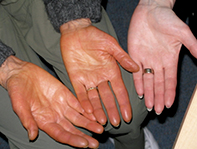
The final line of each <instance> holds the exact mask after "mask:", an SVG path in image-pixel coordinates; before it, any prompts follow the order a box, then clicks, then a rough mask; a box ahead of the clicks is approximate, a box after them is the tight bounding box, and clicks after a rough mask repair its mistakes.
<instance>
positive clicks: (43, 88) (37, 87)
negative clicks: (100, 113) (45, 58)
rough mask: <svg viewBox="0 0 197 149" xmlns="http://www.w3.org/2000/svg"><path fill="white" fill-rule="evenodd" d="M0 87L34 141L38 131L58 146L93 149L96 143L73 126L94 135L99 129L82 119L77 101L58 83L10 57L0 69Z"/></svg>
mask: <svg viewBox="0 0 197 149" xmlns="http://www.w3.org/2000/svg"><path fill="white" fill-rule="evenodd" d="M0 84H1V85H2V86H3V87H4V88H5V89H7V90H8V93H9V96H10V99H11V102H12V107H13V110H14V111H15V113H16V114H17V115H18V117H19V119H20V121H21V123H22V124H23V126H24V127H25V128H26V129H27V131H28V135H29V139H30V140H34V139H35V138H36V136H37V135H38V129H41V130H43V131H44V132H46V133H47V134H48V135H49V136H50V137H52V138H53V139H55V140H56V141H58V142H61V143H64V144H68V145H71V146H74V147H80V148H83V147H90V148H96V147H98V145H99V143H98V141H97V140H95V139H94V138H92V137H90V136H88V135H86V134H84V133H83V132H81V131H80V130H78V129H77V128H76V127H74V126H79V127H82V128H85V129H87V130H89V131H92V132H95V133H102V132H103V127H102V126H101V125H100V124H98V123H97V122H95V121H90V120H89V119H87V118H86V117H84V116H83V115H87V114H85V111H84V110H83V109H82V107H81V105H80V103H79V101H78V100H77V99H76V98H75V96H74V95H73V94H72V93H71V92H70V91H69V90H68V88H67V87H66V86H64V85H63V84H62V83H61V82H60V81H59V80H57V79H56V78H54V77H53V76H52V75H50V74H49V73H48V72H46V71H45V70H44V69H42V68H40V67H38V66H36V65H34V64H32V63H28V62H24V61H22V60H20V59H18V58H16V57H14V56H10V57H9V58H7V59H6V61H5V62H4V65H3V66H1V67H0Z"/></svg>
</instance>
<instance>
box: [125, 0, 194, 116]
mask: <svg viewBox="0 0 197 149" xmlns="http://www.w3.org/2000/svg"><path fill="white" fill-rule="evenodd" d="M145 1H146V0H141V2H140V3H139V5H138V6H137V8H136V10H135V12H134V14H133V16H132V19H131V23H130V27H129V34H128V48H129V49H128V51H129V54H130V56H131V57H132V58H133V59H134V60H135V62H136V63H137V64H138V65H139V66H140V71H139V72H137V73H134V74H133V77H134V83H135V87H136V90H137V93H138V95H139V96H142V95H143V94H144V97H145V104H146V106H147V108H148V109H152V108H153V106H154V109H155V111H156V113H157V114H160V113H161V112H162V111H163V109H164V106H166V107H167V108H170V107H171V105H172V104H173V102H174V98H175V91H176V84H177V64H178V57H179V52H180V49H181V46H182V44H184V45H185V46H186V47H187V48H188V49H189V50H190V52H191V53H192V54H193V56H195V57H197V41H196V38H195V37H194V35H193V34H192V32H191V31H190V29H189V27H188V26H187V25H186V24H185V23H184V22H182V21H181V20H180V19H179V18H178V17H177V16H176V15H175V13H174V12H173V11H172V9H171V8H170V6H168V5H167V4H166V5H163V4H159V2H155V1H156V0H151V2H152V3H151V2H150V4H146V3H145ZM153 1H154V2H153ZM167 2H168V0H166V1H163V3H167ZM145 68H151V69H153V70H154V74H151V73H149V74H148V73H146V74H143V71H144V69H145Z"/></svg>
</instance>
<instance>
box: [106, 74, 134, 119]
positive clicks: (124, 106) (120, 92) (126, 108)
mask: <svg viewBox="0 0 197 149" xmlns="http://www.w3.org/2000/svg"><path fill="white" fill-rule="evenodd" d="M121 78H122V77H121V75H117V77H116V78H113V79H112V80H110V83H111V86H112V89H113V91H114V93H115V96H116V98H117V101H118V104H119V107H120V111H121V114H122V117H123V119H124V121H126V122H130V121H131V118H132V112H131V104H130V101H129V95H128V92H127V89H126V87H125V85H124V82H123V80H122V79H121Z"/></svg>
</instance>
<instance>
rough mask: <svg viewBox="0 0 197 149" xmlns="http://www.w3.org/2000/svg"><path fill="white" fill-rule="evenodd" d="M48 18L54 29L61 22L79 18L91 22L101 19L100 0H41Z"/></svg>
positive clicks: (57, 29)
mask: <svg viewBox="0 0 197 149" xmlns="http://www.w3.org/2000/svg"><path fill="white" fill-rule="evenodd" d="M43 1H44V4H45V7H46V11H47V13H48V16H49V19H50V21H51V23H52V25H53V27H54V28H55V30H56V31H58V32H60V31H59V28H60V26H61V25H62V24H64V23H66V22H68V21H71V20H75V19H80V18H89V19H90V20H91V21H92V22H93V23H96V22H99V21H100V19H101V0H43Z"/></svg>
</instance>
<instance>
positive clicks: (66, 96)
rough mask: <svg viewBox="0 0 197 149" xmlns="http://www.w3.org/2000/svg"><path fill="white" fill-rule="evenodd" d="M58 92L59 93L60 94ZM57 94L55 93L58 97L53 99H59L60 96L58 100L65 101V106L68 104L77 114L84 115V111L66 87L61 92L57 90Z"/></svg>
mask: <svg viewBox="0 0 197 149" xmlns="http://www.w3.org/2000/svg"><path fill="white" fill-rule="evenodd" d="M59 92H61V94H60V93H59ZM59 92H57V94H58V96H55V97H59V96H60V95H61V97H60V98H63V99H66V101H67V102H66V101H65V102H64V103H65V104H68V105H69V106H70V107H72V108H73V109H75V110H76V111H78V112H79V113H84V109H83V108H82V106H81V104H80V103H79V101H78V100H77V98H76V97H75V96H74V95H73V94H72V93H71V92H70V91H69V90H68V89H67V88H66V87H65V88H64V89H63V90H59Z"/></svg>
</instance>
